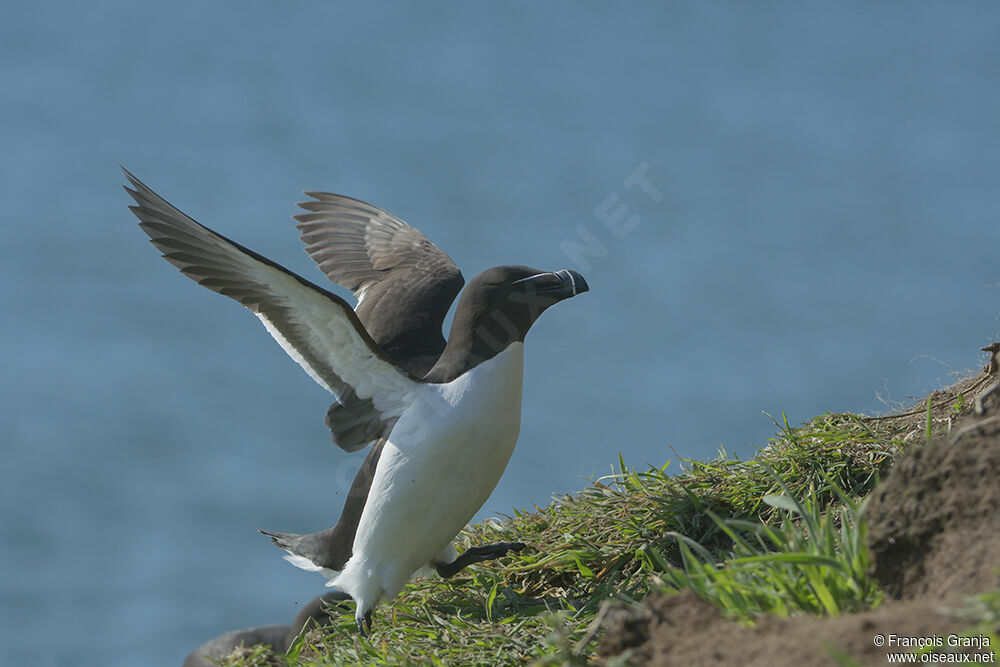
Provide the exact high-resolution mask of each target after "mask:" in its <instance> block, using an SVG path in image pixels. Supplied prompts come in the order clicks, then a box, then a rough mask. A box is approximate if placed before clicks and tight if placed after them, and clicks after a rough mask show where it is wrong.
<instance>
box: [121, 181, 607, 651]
mask: <svg viewBox="0 0 1000 667" xmlns="http://www.w3.org/2000/svg"><path fill="white" fill-rule="evenodd" d="M125 175H126V177H127V178H128V180H129V182H130V185H131V186H132V187H131V188H128V187H126V190H127V191H128V193H129V194H130V195H131V196H132V198H133V199H134V200H135V202H136V205H135V206H131V207H130V209H131V210H132V212H133V213H134V214H135V215H136V216H137V217H138V218H139V221H140V222H139V226H140V227H141V228H142V230H143V231H144V232H146V234H148V235H149V237H150V240H151V241H152V243H153V245H155V246H156V247H157V248H158V249H159V250H160V251H161V252H162V253H163V257H164V258H165V259H166V260H167V261H169V262H171V263H172V264H174V265H175V266H177V267H178V268H179V269H180V270H181V272H182V273H184V274H185V275H187V276H188V277H190V278H191V279H193V280H195V281H196V282H198V283H199V284H200V285H202V286H204V287H207V288H209V289H211V290H214V291H216V292H219V293H220V294H223V295H225V296H228V297H230V298H232V299H235V300H236V301H238V302H239V303H240V304H241V305H243V306H244V307H246V308H248V309H249V310H250V311H252V312H253V313H254V315H256V316H257V317H258V319H260V321H261V322H262V323H263V325H264V327H265V328H266V329H267V331H268V332H269V333H270V334H271V335H272V336H273V337H274V339H275V340H276V341H277V342H278V344H279V345H280V346H281V347H282V349H284V350H285V352H286V353H288V355H289V356H291V357H292V359H294V360H295V361H296V362H297V363H298V364H299V365H300V366H302V368H303V369H304V370H305V371H306V372H307V373H308V374H309V375H310V377H312V378H313V379H314V380H315V381H316V382H317V383H318V384H319V385H320V386H322V387H323V388H324V389H326V390H328V391H329V392H331V393H332V394H333V395H334V396H335V397H336V401H335V402H334V403H333V405H332V406H331V407H330V409H329V410H328V411H327V414H326V424H327V426H328V427H329V429H330V432H331V437H332V439H333V442H334V443H335V444H337V445H338V446H340V447H341V448H343V449H344V450H346V451H355V450H358V449H361V448H363V447H365V446H367V445H369V444H371V443H374V446H373V447H372V450H371V452H370V453H369V455H368V457H367V458H366V460H365V463H364V464H363V465H362V468H361V470H360V471H359V472H358V474H357V476H356V478H355V480H354V483H353V485H352V487H351V490H350V492H349V494H348V498H347V501H346V503H345V505H344V509H343V511H342V513H341V517H340V520H339V521H338V523H337V525H335V526H334V527H333V528H330V529H328V530H324V531H320V532H318V533H312V534H308V535H295V534H289V533H276V532H270V531H261V532H263V533H264V534H266V535H268V536H270V537H271V538H272V540H273V541H274V543H275V544H277V545H278V546H279V547H281V548H283V549H284V550H286V551H287V552H288V555H287V556H286V559H287V560H289V561H290V562H291V563H293V564H294V565H297V566H298V567H301V568H303V569H307V570H312V571H317V572H321V573H322V574H323V575H325V576H326V577H327V579H328V580H329V581H328V582H327V585H328V586H332V587H334V588H336V589H337V590H339V591H342V592H344V593H346V594H348V595H350V597H351V598H353V599H354V601H355V603H356V613H355V619H356V621H357V624H358V628H359V629H360V630H361V631H362V632H364V630H365V626H366V625H370V622H371V612H372V610H373V609H374V608H375V606H376V605H377V604H378V603H379V602H380V601H382V600H387V599H392V598H393V597H395V596H396V595H397V594H398V593H399V591H400V590H401V589H402V587H403V585H404V584H405V583H406V581H407V580H408V579H409V578H410V577H411V576H412V575H413V574H414V573H415V572H417V571H418V570H419V569H421V568H422V567H424V566H430V567H431V568H434V569H436V570H437V571H438V573H439V574H441V575H442V576H445V577H447V576H451V575H453V574H454V573H455V572H457V571H459V570H461V569H462V568H464V567H465V566H467V565H469V564H471V563H474V562H480V561H484V560H489V559H491V558H497V557H500V556H502V555H504V554H506V553H508V552H509V551H511V550H519V549H522V548H524V545H523V544H521V543H519V542H512V543H502V544H493V545H482V546H478V547H473V548H471V549H469V550H468V551H467V552H466V553H464V554H462V555H461V556H458V555H457V554H456V552H455V550H454V548H453V547H452V546H451V542H452V540H453V539H454V538H455V536H456V535H457V534H458V532H459V531H460V530H461V529H462V528H464V527H465V525H466V524H467V523H468V522H469V520H470V519H471V518H472V516H473V515H474V514H475V513H476V511H478V510H479V508H480V507H481V506H482V505H483V503H484V502H485V501H486V499H487V498H488V497H489V495H490V493H491V492H492V491H493V488H494V487H495V486H496V484H497V482H498V481H499V479H500V476H501V474H502V473H503V471H504V468H505V467H506V465H507V461H508V460H509V459H510V455H511V453H512V452H513V449H514V445H515V443H516V442H517V437H518V433H519V430H520V421H521V389H522V378H523V360H524V352H523V349H524V338H525V335H526V334H527V332H528V330H529V329H530V327H531V325H532V324H533V323H534V322H535V320H536V319H537V318H538V317H539V316H540V315H541V313H542V312H544V311H545V310H546V309H548V308H549V307H551V306H552V305H554V304H555V303H558V302H559V301H562V300H564V299H568V298H571V297H573V296H576V295H577V294H581V293H583V292H585V291H587V290H588V289H589V288H588V285H587V282H586V280H584V278H583V276H581V275H580V274H579V273H577V272H576V271H571V270H568V269H562V270H559V271H540V270H538V269H534V268H531V267H526V266H498V267H494V268H492V269H487V270H486V271H483V272H482V273H480V274H479V275H477V276H475V277H474V278H473V279H472V280H471V281H470V282H469V285H468V286H467V287H466V288H465V289H464V290H462V285H463V283H464V279H463V278H462V275H461V272H459V270H458V268H457V267H456V266H455V264H454V262H452V260H451V259H450V258H449V257H448V256H447V255H446V254H445V253H444V252H442V251H441V250H440V249H439V248H438V247H437V246H435V245H434V244H432V243H431V242H430V241H428V240H427V239H426V238H425V237H424V236H423V234H421V233H420V232H419V231H417V230H416V229H414V228H413V227H411V226H409V225H407V224H406V223H405V222H403V221H402V220H400V219H399V218H396V217H395V216H393V215H391V214H389V213H387V212H385V211H383V210H381V209H378V208H377V207H374V206H372V205H370V204H366V203H364V202H361V201H359V200H356V199H352V198H349V197H343V196H341V195H333V194H328V193H322V192H308V193H307V194H308V195H309V196H311V197H313V200H312V201H308V202H305V203H303V204H300V206H301V207H302V208H304V209H305V210H306V211H307V213H304V214H300V215H298V216H296V219H297V220H298V221H299V229H300V230H301V232H302V239H303V241H305V243H306V251H307V252H308V253H309V255H310V256H311V257H312V258H313V259H314V260H315V261H316V262H317V264H318V266H319V268H320V270H322V271H323V272H324V273H325V274H326V276H327V277H328V278H330V279H331V280H333V281H334V282H337V283H338V284H340V285H343V286H344V287H347V288H348V289H350V290H352V291H353V292H354V293H355V295H356V296H357V297H358V305H357V309H356V311H355V310H353V309H352V308H351V307H350V305H348V304H347V302H345V301H344V300H343V299H341V298H340V297H338V296H337V295H335V294H333V293H331V292H329V291H327V290H325V289H323V288H322V287H319V286H317V285H315V284H313V283H311V282H309V281H307V280H306V279H305V278H302V277H301V276H298V275H296V274H294V273H292V272H291V271H289V270H288V269H286V268H284V267H282V266H280V265H278V264H276V263H275V262H273V261H271V260H269V259H267V258H265V257H263V256H261V255H259V254H257V253H255V252H254V251H252V250H250V249H248V248H245V247H243V246H241V245H239V244H237V243H235V242H233V241H230V240H229V239H227V238H226V237H224V236H222V235H220V234H218V233H216V232H214V231H212V230H210V229H208V228H207V227H204V226H203V225H200V224H199V223H197V222H195V221H194V220H193V219H191V218H189V217H188V216H186V215H185V214H184V213H182V212H181V211H179V210H178V209H176V208H174V207H173V206H172V205H170V204H169V203H168V202H167V201H166V200H164V199H163V198H161V197H160V196H159V195H157V194H156V193H155V192H153V191H152V190H151V189H149V188H148V187H146V186H145V185H144V184H143V183H141V182H140V181H139V180H138V179H136V178H135V177H134V176H132V175H131V174H129V173H128V172H127V171H125ZM460 290H461V295H459V298H458V303H457V306H456V309H455V315H454V318H453V321H452V326H451V331H450V333H449V336H448V339H447V340H445V339H444V337H443V336H442V335H441V326H442V322H443V320H444V317H445V314H446V313H447V312H448V310H449V307H450V306H451V303H452V302H453V301H454V299H455V296H456V295H458V293H459V291H460Z"/></svg>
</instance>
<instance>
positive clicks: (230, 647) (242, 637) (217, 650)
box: [181, 591, 348, 667]
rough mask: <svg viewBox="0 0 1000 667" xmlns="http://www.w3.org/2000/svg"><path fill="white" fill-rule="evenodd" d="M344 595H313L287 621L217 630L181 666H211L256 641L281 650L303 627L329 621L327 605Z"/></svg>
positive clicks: (329, 622) (306, 627) (305, 628)
mask: <svg viewBox="0 0 1000 667" xmlns="http://www.w3.org/2000/svg"><path fill="white" fill-rule="evenodd" d="M347 597H348V596H347V594H346V593H342V592H340V591H332V592H330V593H327V594H326V595H321V596H320V597H318V598H314V599H313V600H312V601H311V602H310V603H309V604H307V605H306V606H305V607H303V608H302V610H301V611H300V612H299V613H298V614H296V615H295V620H293V621H292V624H291V625H261V626H257V627H255V628H245V629H243V630H231V631H229V632H226V633H224V634H221V635H219V636H218V637H216V638H214V639H210V640H209V641H207V642H205V643H204V644H202V645H201V646H199V647H198V648H196V649H195V650H193V651H191V653H190V654H188V656H187V658H185V659H184V664H183V665H181V667H213V666H214V665H218V664H219V662H220V661H222V660H225V658H226V657H227V656H229V654H231V653H232V652H233V651H235V650H236V649H238V648H240V647H250V646H256V645H257V644H263V645H264V646H269V647H270V648H271V650H272V651H274V652H275V653H285V652H286V651H287V650H288V647H289V646H291V645H292V642H294V641H295V640H296V639H297V638H298V636H299V634H300V633H301V632H302V631H303V630H308V629H309V628H314V627H320V626H324V625H330V624H331V623H332V622H333V618H332V617H331V616H330V613H329V609H328V607H329V606H331V605H333V604H334V603H336V602H339V601H341V600H344V599H346V598H347Z"/></svg>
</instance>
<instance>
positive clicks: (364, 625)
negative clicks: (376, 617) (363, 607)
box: [356, 609, 372, 639]
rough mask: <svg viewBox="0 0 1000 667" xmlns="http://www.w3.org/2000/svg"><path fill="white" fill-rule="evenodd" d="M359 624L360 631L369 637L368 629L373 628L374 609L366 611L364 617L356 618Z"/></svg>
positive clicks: (363, 635) (362, 634) (365, 636)
mask: <svg viewBox="0 0 1000 667" xmlns="http://www.w3.org/2000/svg"><path fill="white" fill-rule="evenodd" d="M356 622H357V624H358V633H359V634H360V635H361V636H362V637H364V638H366V639H367V638H368V631H369V630H371V629H372V610H371V609H369V610H368V611H366V612H365V615H364V616H363V617H362V618H359V619H357V620H356Z"/></svg>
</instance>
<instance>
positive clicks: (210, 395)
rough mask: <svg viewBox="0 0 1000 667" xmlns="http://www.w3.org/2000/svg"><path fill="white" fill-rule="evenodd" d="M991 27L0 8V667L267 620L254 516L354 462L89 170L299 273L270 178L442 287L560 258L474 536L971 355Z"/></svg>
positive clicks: (135, 658)
mask: <svg viewBox="0 0 1000 667" xmlns="http://www.w3.org/2000/svg"><path fill="white" fill-rule="evenodd" d="M998 34H1000V8H998V6H997V5H996V4H995V3H986V2H983V3H968V4H965V3H963V4H954V3H932V2H911V3H906V5H905V6H902V5H898V4H882V3H866V2H845V3H837V4H835V5H829V4H819V3H792V2H776V3H767V4H763V5H762V4H759V3H719V2H677V3H644V4H639V3H631V4H628V5H618V4H615V5H612V4H597V3H586V4H585V3H570V2H550V3H542V4H539V3H528V2H509V3H491V4H473V3H435V2H428V3H402V2H383V3H307V2H296V3H284V2H265V1H263V0H250V1H245V0H244V1H241V2H235V1H232V0H227V1H219V2H197V3H196V2H189V1H181V2H174V3H164V2H159V3H153V2H125V1H123V0H113V1H95V2H87V3H70V2H49V1H46V0H41V1H39V2H31V3H6V4H5V6H4V8H3V9H0V211H2V224H0V303H2V305H3V307H2V315H0V323H2V324H0V350H2V352H0V406H2V409H0V457H2V458H0V494H2V500H0V528H2V535H3V537H2V541H0V664H4V665H29V664H30V665H36V666H46V665H74V666H86V665H101V666H119V665H121V666H126V665H179V664H180V662H181V660H182V659H183V657H184V656H185V655H186V654H187V652H188V651H190V650H191V649H193V648H194V647H195V646H196V645H198V644H199V643H201V642H202V641H204V640H206V639H208V638H210V637H212V636H215V635H217V634H219V633H221V632H224V631H227V630H230V629H234V628H238V627H246V626H251V625H260V624H268V623H287V622H289V621H290V619H291V618H292V616H293V615H294V614H295V613H296V611H297V609H298V608H299V606H300V605H301V604H303V603H305V602H307V601H308V600H309V599H311V598H312V597H314V596H316V595H318V594H320V593H322V592H323V580H322V579H321V578H320V577H319V576H318V575H315V574H311V573H306V572H302V571H300V570H297V569H295V568H293V567H291V566H289V565H288V564H287V563H285V562H284V561H282V559H281V558H280V555H281V554H280V552H279V551H278V550H277V549H275V548H274V547H273V546H271V544H270V543H269V541H268V540H267V539H266V538H264V537H262V536H261V535H259V534H257V533H256V529H257V528H268V529H274V530H284V531H297V532H310V531H313V530H318V529H321V528H325V527H328V526H329V525H331V524H332V523H333V522H334V521H335V520H336V518H337V516H338V514H339V510H340V505H341V502H342V500H343V498H344V494H345V492H346V489H347V488H348V486H349V484H350V481H351V479H352V477H353V474H354V471H355V470H356V469H357V466H358V465H359V464H360V461H361V460H362V458H363V453H359V454H353V455H348V454H345V453H343V452H342V451H340V450H339V449H337V448H336V447H334V446H332V445H331V444H330V442H329V434H328V432H327V430H326V428H325V427H324V425H323V415H324V413H325V411H326V408H327V406H328V404H329V401H330V397H329V396H328V395H326V394H325V392H324V391H322V390H321V389H320V388H319V387H318V386H317V385H316V384H315V383H313V382H312V381H311V380H310V379H309V377H308V376H306V374H305V373H303V372H302V371H301V369H300V368H299V367H298V366H297V365H296V364H294V363H291V361H290V360H289V359H288V358H287V357H286V356H285V355H284V353H283V352H282V351H281V350H280V348H279V347H278V346H277V345H276V344H275V343H274V342H273V341H272V340H271V339H270V337H269V336H267V334H266V332H265V331H264V329H263V328H262V327H261V326H260V325H259V324H258V322H257V320H256V319H255V318H254V317H253V316H252V315H251V314H250V313H248V312H246V311H244V310H242V309H240V308H239V307H238V306H237V305H236V304H235V303H234V302H231V301H229V300H227V299H224V298H221V297H220V296H219V295H217V294H214V293H212V292H209V291H208V290H205V289H202V288H199V287H198V286H196V285H195V284H194V283H192V282H191V281H189V280H187V279H186V278H184V277H182V276H181V275H179V274H178V273H177V271H176V270H175V269H174V268H173V267H172V266H170V265H169V264H167V263H166V262H164V261H163V260H161V259H159V258H158V256H157V255H158V253H157V252H156V251H155V249H154V248H152V247H151V246H150V245H149V244H148V243H147V242H146V240H145V236H144V235H143V234H142V233H141V232H140V230H139V229H138V228H137V227H136V224H135V223H136V221H135V219H134V218H133V216H132V215H131V213H129V211H128V210H127V208H126V206H127V205H128V204H129V203H131V202H130V200H129V198H128V196H127V195H126V193H125V192H124V191H123V190H122V188H121V185H122V183H123V177H122V175H121V172H120V171H119V169H118V166H119V165H124V166H125V167H127V168H128V169H129V170H131V171H133V172H134V173H135V174H136V175H137V176H139V178H141V179H143V180H145V181H146V182H147V183H148V184H149V185H150V186H152V187H153V188H154V189H156V190H158V191H159V192H160V193H161V194H162V195H164V196H165V197H166V198H168V199H169V200H171V201H172V202H173V203H174V204H176V205H177V206H178V207H180V208H181V209H183V210H184V211H185V212H187V213H189V214H190V215H192V216H193V217H195V218H196V219H198V220H199V221H201V222H203V223H205V224H207V225H209V226H211V227H213V228H215V229H217V230H218V231H220V232H221V233H223V234H225V235H227V236H229V237H231V238H234V239H236V240H238V241H239V242H240V243H242V244H244V245H246V246H248V247H250V248H253V249H255V250H257V251H258V252H260V253H262V254H264V255H266V256H268V257H270V258H272V259H274V260H275V261H278V262H280V263H282V264H284V265H285V266H287V267H289V268H290V269H292V270H294V271H297V272H299V273H300V274H302V275H304V276H306V277H308V278H309V279H310V280H314V281H317V282H320V283H322V282H323V281H324V278H323V276H322V274H320V273H319V272H318V271H316V270H315V268H314V267H313V266H312V264H311V262H310V260H309V258H308V257H307V256H306V255H305V254H304V253H303V252H302V250H301V243H300V242H299V240H298V238H297V236H298V235H297V232H296V230H295V228H294V224H293V221H292V220H291V218H290V216H291V215H292V214H293V213H294V212H295V211H296V208H295V206H294V204H295V202H296V201H300V200H302V199H304V196H303V195H302V194H301V191H302V190H304V189H318V190H327V191H333V192H340V193H343V194H348V195H352V196H354V197H358V198H361V199H364V200H367V201H371V202H373V203H375V204H377V205H379V206H381V207H383V208H385V209H387V210H389V211H391V212H393V213H395V214H397V215H399V216H400V217H402V218H403V219H404V220H407V221H408V222H410V223H411V224H413V225H415V226H416V227H418V228H419V229H421V230H422V231H423V232H424V233H425V234H426V235H427V236H428V237H429V238H430V239H431V240H432V241H434V242H435V243H437V244H438V245H440V246H441V247H442V248H443V249H445V251H446V252H448V253H449V254H450V255H451V256H452V257H453V258H454V259H455V261H456V262H457V263H458V264H459V265H460V266H461V268H462V269H463V271H464V272H465V275H466V277H467V278H468V277H471V276H473V275H475V274H476V273H477V272H478V271H480V270H482V269H484V268H487V267H490V266H494V265H497V264H507V263H514V264H528V265H532V266H537V267H541V268H544V269H559V268H572V269H576V270H578V271H580V272H581V273H583V274H584V275H585V276H586V277H587V280H588V281H589V283H590V286H591V292H590V293H588V294H586V295H583V296H581V297H580V298H577V299H573V300H571V301H568V302H565V303H563V304H560V305H559V306H558V307H556V308H553V309H552V310H551V311H549V312H547V313H546V314H545V315H544V317H542V319H541V320H540V321H539V322H538V323H537V324H536V326H535V327H534V328H533V329H532V331H531V333H530V335H529V336H528V340H527V347H526V369H525V387H524V417H523V421H522V428H521V437H520V441H519V444H518V447H517V450H516V451H515V453H514V456H513V459H512V460H511V462H510V465H509V467H508V469H507V472H506V475H505V476H504V478H503V479H502V480H501V482H500V484H499V486H498V487H497V489H496V491H495V492H494V494H493V496H492V497H491V498H490V499H489V501H488V502H487V503H486V505H485V506H484V507H483V509H482V511H481V512H480V513H479V514H478V518H484V517H488V516H492V515H494V514H496V513H504V512H510V511H511V510H512V508H515V507H520V508H530V507H532V506H533V505H536V504H537V505H544V504H546V503H548V502H549V501H550V499H551V498H552V496H553V494H561V493H568V492H573V491H576V490H579V489H581V488H583V487H584V486H585V484H586V483H587V481H588V480H589V479H593V478H595V477H597V476H600V475H604V474H607V473H609V472H610V470H611V465H612V463H614V462H616V461H617V458H618V454H619V453H621V454H622V456H623V457H624V459H625V461H626V462H628V463H629V464H631V465H634V466H645V465H647V464H656V465H663V464H665V463H667V462H668V461H670V467H669V468H668V470H675V471H676V470H679V469H680V465H681V462H682V460H683V459H701V458H706V457H712V456H715V455H716V453H717V452H718V450H719V448H720V447H724V448H725V450H726V451H727V452H728V453H730V454H731V455H737V456H740V457H749V456H752V455H753V452H754V451H755V448H757V447H761V446H764V445H766V444H767V439H768V437H769V436H771V435H772V434H773V433H774V432H775V430H776V426H775V424H774V423H773V422H772V419H771V416H773V417H774V419H775V420H777V421H779V422H781V421H782V419H783V417H782V415H783V414H784V415H785V416H787V419H788V421H789V422H790V423H792V424H795V423H798V422H801V421H802V420H805V419H808V418H810V417H812V416H813V415H816V414H819V413H823V412H826V411H834V412H839V411H847V410H856V411H866V412H871V413H875V412H879V411H885V410H888V409H890V408H892V407H895V406H898V405H899V404H901V403H906V402H907V401H909V400H912V399H913V398H914V397H917V396H920V395H922V394H923V393H925V392H927V391H928V390H930V389H933V388H936V387H940V386H942V385H943V384H945V383H948V382H950V381H952V380H953V379H955V374H956V373H961V372H963V371H965V370H967V369H973V368H977V367H978V366H980V365H981V364H982V362H983V356H984V355H983V354H982V353H980V352H979V351H978V350H979V348H980V347H982V346H983V345H985V344H987V343H988V342H990V341H991V340H994V339H996V338H997V337H998V336H1000V262H998V261H997V255H998V252H1000V221H998V210H1000V40H998V39H997V35H998ZM327 287H330V285H327ZM769 415H770V416H769ZM494 566H495V567H502V564H497V565H494Z"/></svg>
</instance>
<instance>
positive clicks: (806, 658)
mask: <svg viewBox="0 0 1000 667" xmlns="http://www.w3.org/2000/svg"><path fill="white" fill-rule="evenodd" d="M967 625H968V622H967V621H963V620H962V619H961V618H959V617H956V616H954V615H952V614H950V613H949V612H948V610H943V609H941V608H940V604H938V603H934V602H927V601H924V602H897V601H895V600H890V601H888V602H886V603H885V604H883V605H882V606H880V607H879V608H878V609H876V610H874V611H869V612H864V613H861V614H852V615H850V616H841V617H840V618H815V617H805V616H799V617H795V618H779V617H777V616H766V617H763V618H761V619H759V620H758V621H757V623H756V625H754V626H753V627H748V626H744V625H740V624H738V623H735V622H733V621H728V620H726V619H725V618H723V616H722V614H720V613H719V611H718V610H716V609H715V607H713V606H712V605H711V604H709V603H708V602H706V601H705V600H702V599H701V598H700V597H698V596H697V595H696V594H695V593H694V592H693V591H682V592H681V593H678V594H677V595H657V596H651V597H650V598H647V600H646V601H645V602H644V603H643V605H642V606H640V607H639V608H638V609H636V610H628V611H625V610H622V611H620V612H618V613H617V614H611V619H610V621H609V622H608V627H607V632H605V634H604V636H603V637H601V644H600V648H599V653H600V654H601V655H602V656H605V657H610V656H616V657H618V659H619V660H622V661H625V662H626V663H627V664H631V665H647V664H648V665H838V664H843V663H842V662H840V661H838V658H839V657H842V656H845V655H846V656H850V658H851V659H852V660H854V661H856V662H857V663H858V664H861V665H885V664H886V663H887V658H886V654H887V653H888V652H890V651H891V652H899V651H900V650H905V649H900V648H897V647H895V646H887V645H885V644H883V646H882V647H878V646H876V645H875V636H876V635H879V634H881V635H882V636H883V637H888V635H889V634H890V633H894V634H896V635H898V636H906V637H928V636H931V635H944V636H947V635H949V634H951V633H958V632H961V631H962V630H963V629H965V627H966V626H967ZM609 662H610V661H609Z"/></svg>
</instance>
